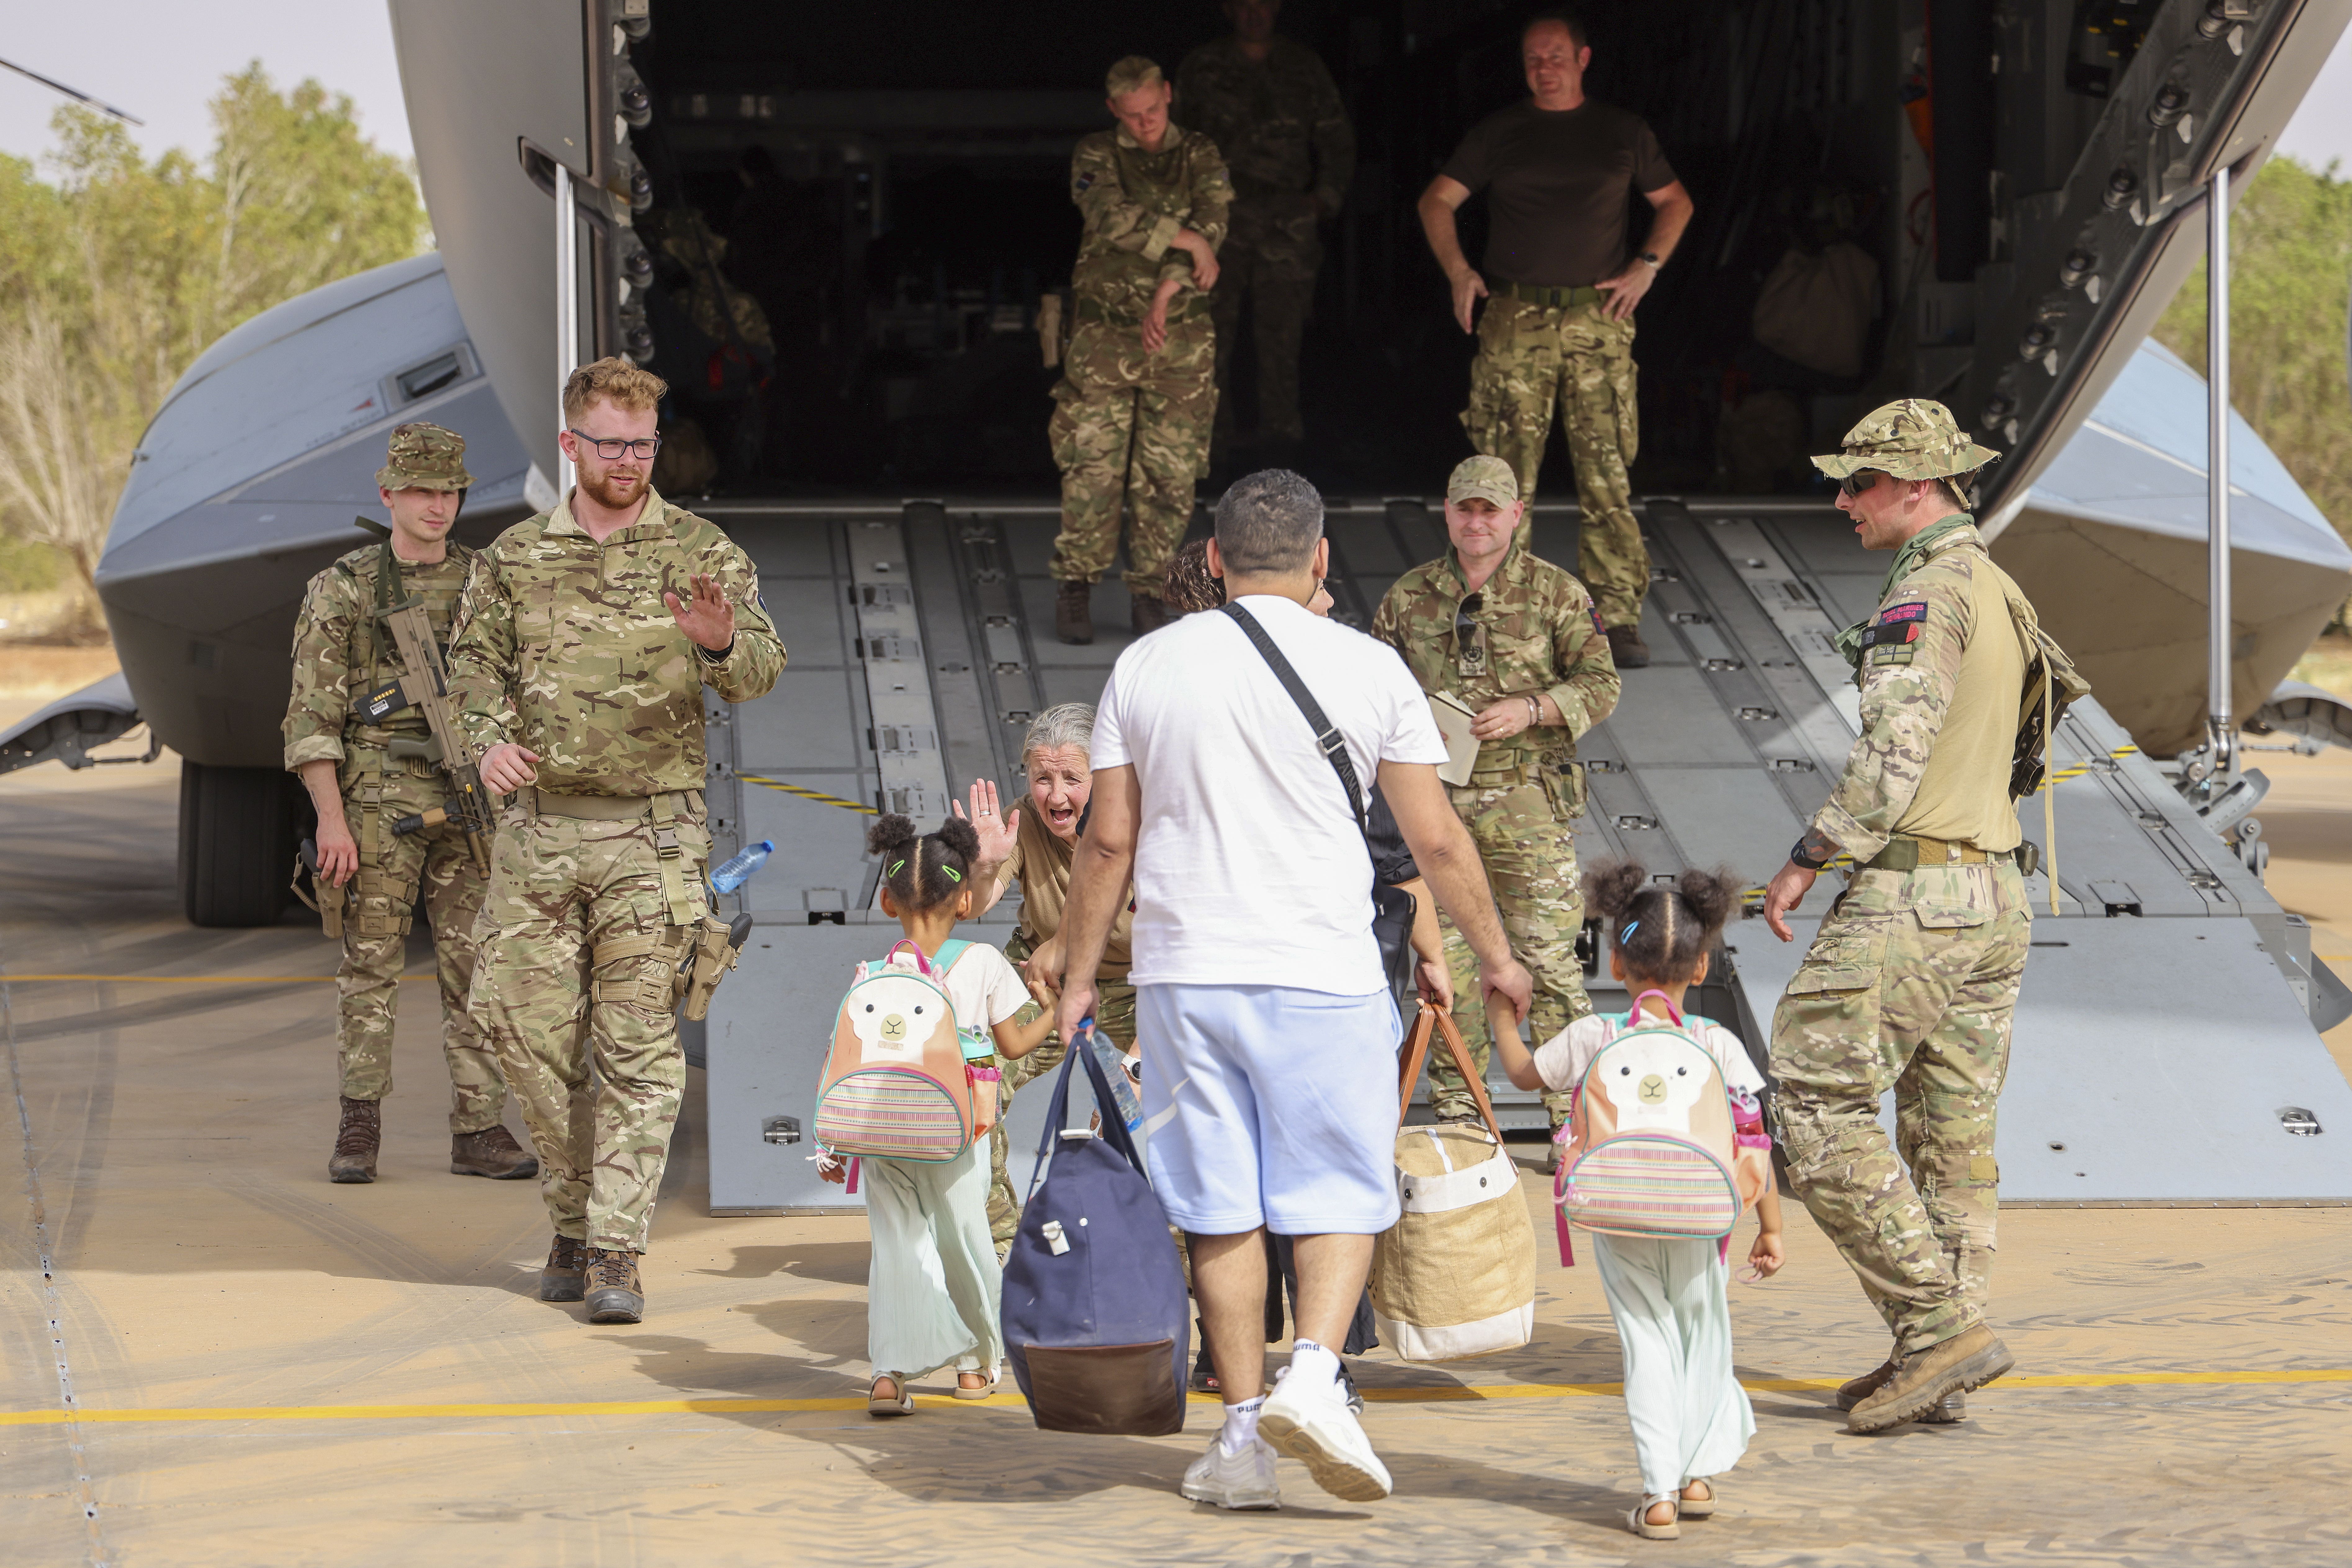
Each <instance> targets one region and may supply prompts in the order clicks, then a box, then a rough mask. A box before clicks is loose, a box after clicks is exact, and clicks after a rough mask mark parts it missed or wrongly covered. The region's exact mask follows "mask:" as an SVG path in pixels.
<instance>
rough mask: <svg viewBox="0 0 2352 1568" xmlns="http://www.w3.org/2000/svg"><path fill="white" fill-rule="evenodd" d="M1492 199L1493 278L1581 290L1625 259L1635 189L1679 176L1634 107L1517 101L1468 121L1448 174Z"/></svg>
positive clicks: (1489, 243)
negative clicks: (1560, 106)
mask: <svg viewBox="0 0 2352 1568" xmlns="http://www.w3.org/2000/svg"><path fill="white" fill-rule="evenodd" d="M1442 173H1444V175H1445V177H1446V178H1447V179H1450V180H1455V181H1458V182H1460V183H1461V184H1465V185H1467V186H1468V187H1469V188H1470V189H1471V190H1473V191H1478V190H1485V189H1486V187H1488V186H1490V185H1491V186H1492V187H1493V190H1492V191H1491V192H1490V193H1489V194H1488V195H1487V197H1486V203H1487V208H1488V211H1489V213H1490V215H1491V217H1492V222H1491V224H1490V226H1489V228H1488V233H1487V237H1486V263H1485V265H1484V266H1483V267H1482V268H1480V270H1482V271H1484V272H1486V274H1487V275H1488V277H1489V279H1490V280H1491V279H1501V280H1503V281H1505V282H1509V283H1532V284H1535V285H1537V286H1538V287H1539V288H1546V289H1580V288H1585V287H1588V286H1590V285H1591V284H1594V283H1598V282H1599V281H1601V279H1603V278H1608V277H1612V276H1614V275H1615V273H1616V271H1617V269H1618V268H1621V267H1622V266H1624V265H1625V259H1626V256H1627V254H1628V252H1627V248H1626V245H1625V215H1626V210H1627V201H1628V195H1629V192H1631V191H1640V192H1642V193H1643V194H1644V195H1647V194H1648V193H1649V192H1652V191H1655V190H1659V189H1662V188H1664V186H1667V185H1670V184H1674V183H1675V171H1674V169H1673V167H1672V166H1671V165H1669V164H1668V163H1666V155H1665V153H1664V152H1663V151H1661V150H1660V148H1659V146H1658V139H1657V137H1655V136H1654V135H1653V134H1651V132H1650V127H1649V125H1648V124H1647V123H1646V122H1645V121H1643V119H1642V117H1641V116H1639V115H1637V114H1628V113H1627V112H1626V111H1625V110H1622V109H1618V108H1614V107H1612V105H1609V104H1606V103H1596V102H1594V101H1593V100H1591V99H1589V98H1588V99H1586V100H1584V102H1583V103H1581V104H1580V105H1579V106H1578V107H1576V108H1574V109H1570V110H1564V111H1560V112H1557V113H1555V112H1552V111H1549V110H1541V109H1538V108H1537V107H1536V106H1535V104H1534V103H1533V102H1532V101H1527V102H1521V103H1515V104H1513V105H1512V106H1511V107H1510V108H1508V109H1506V110H1501V111H1499V112H1497V113H1495V114H1490V115H1488V116H1487V117H1486V119H1484V120H1482V121H1479V122H1478V123H1477V124H1475V125H1474V126H1472V127H1471V128H1470V134H1469V135H1467V136H1465V137H1464V138H1463V139H1462V145H1461V146H1459V147H1457V148H1455V149H1454V156H1453V157H1452V158H1451V159H1449V160H1447V162H1446V164H1445V167H1444V170H1443V171H1442Z"/></svg>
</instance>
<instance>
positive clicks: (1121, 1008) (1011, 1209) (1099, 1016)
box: [988, 935, 1135, 1258]
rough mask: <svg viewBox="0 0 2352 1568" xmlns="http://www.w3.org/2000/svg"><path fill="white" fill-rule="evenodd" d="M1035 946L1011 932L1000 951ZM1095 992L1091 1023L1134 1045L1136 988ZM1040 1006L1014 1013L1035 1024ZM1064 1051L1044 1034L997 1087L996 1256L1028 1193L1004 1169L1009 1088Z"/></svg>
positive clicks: (1018, 960)
mask: <svg viewBox="0 0 2352 1568" xmlns="http://www.w3.org/2000/svg"><path fill="white" fill-rule="evenodd" d="M1035 951H1036V950H1035V949H1034V948H1033V947H1031V946H1030V945H1029V943H1028V942H1027V941H1026V940H1025V939H1024V938H1023V937H1021V936H1018V935H1015V936H1014V937H1013V940H1012V941H1011V942H1006V943H1005V944H1004V956H1005V957H1006V958H1008V959H1010V960H1011V961H1012V962H1013V964H1014V966H1015V967H1018V966H1019V965H1021V964H1024V963H1027V962H1028V961H1029V955H1030V954H1031V953H1033V952H1035ZM1096 990H1097V992H1098V993H1099V995H1098V997H1097V1001H1096V1004H1095V1026H1096V1027H1097V1028H1098V1029H1100V1030H1101V1031H1102V1032H1103V1037H1104V1038H1105V1039H1108V1040H1116V1041H1118V1043H1119V1045H1121V1046H1122V1047H1133V1046H1134V1044H1135V987H1134V986H1132V985H1129V984H1125V983H1124V982H1120V981H1102V982H1100V983H1098V984H1097V986H1096ZM1038 1012H1039V1008H1038V1006H1037V1004H1035V1003H1034V1002H1032V1003H1030V1004H1029V1005H1027V1006H1025V1007H1024V1008H1022V1009H1021V1011H1020V1012H1018V1013H1016V1014H1014V1015H1013V1021H1014V1022H1015V1023H1018V1024H1023V1025H1027V1024H1034V1023H1035V1022H1036V1021H1037V1014H1038ZM1066 1054H1067V1052H1066V1049H1065V1048H1064V1047H1063V1045H1062V1041H1061V1037H1059V1036H1058V1035H1048V1036H1047V1037H1045V1044H1044V1045H1042V1046H1039V1047H1037V1048H1036V1049H1035V1050H1034V1051H1031V1052H1030V1053H1029V1054H1028V1055H1027V1056H1025V1057H1023V1058H1021V1059H1020V1060H1019V1061H1013V1062H1005V1063H1003V1070H1004V1080H1003V1082H1002V1083H1000V1084H999V1085H997V1089H996V1126H995V1127H994V1128H993V1129H992V1130H991V1131H990V1132H989V1134H988V1163H989V1185H988V1232H989V1235H990V1236H991V1237H994V1239H995V1241H996V1255H997V1256H998V1257H999V1258H1003V1256H1004V1253H1005V1249H1006V1248H1008V1247H1011V1246H1012V1245H1013V1232H1014V1231H1016V1230H1018V1229H1020V1228H1021V1204H1022V1200H1023V1199H1024V1197H1025V1196H1026V1195H1027V1194H1023V1193H1016V1192H1014V1191H1013V1182H1012V1179H1011V1178H1010V1177H1008V1176H1007V1175H1006V1174H1005V1173H1004V1162H1005V1159H1006V1157H1007V1156H1008V1155H1010V1154H1011V1153H1012V1152H1013V1143H1012V1140H1011V1139H1010V1138H1009V1137H1007V1135H1006V1134H1005V1131H1004V1118H1005V1116H1006V1114H1007V1113H1008V1112H1010V1111H1011V1110H1012V1108H1013V1091H1014V1090H1015V1089H1019V1088H1020V1087H1021V1086H1022V1085H1023V1084H1024V1083H1030V1082H1034V1080H1036V1079H1041V1078H1044V1077H1045V1075H1046V1074H1047V1073H1050V1072H1052V1071H1053V1070H1054V1069H1055V1068H1058V1067H1060V1066H1061V1065H1062V1058H1063V1057H1064V1056H1066Z"/></svg>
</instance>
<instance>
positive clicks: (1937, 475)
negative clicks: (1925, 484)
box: [1813, 397, 2000, 479]
mask: <svg viewBox="0 0 2352 1568" xmlns="http://www.w3.org/2000/svg"><path fill="white" fill-rule="evenodd" d="M1998 457H2000V453H1999V452H1996V451H1994V450H1993V449H1992V448H1991V447H1979V446H1978V445H1977V444H1976V443H1975V442H1973V441H1971V440H1969V433H1968V432H1967V431H1965V430H1963V429H1961V428H1960V427H1959V424H1958V421H1957V420H1955V419H1954V418H1953V417H1952V411H1951V410H1950V409H1948V408H1947V407H1945V406H1944V405H1942V404H1940V403H1937V402H1934V401H1932V400H1930V399H1928V398H1925V397H1906V398H1902V399H1899V400H1898V401H1896V402H1894V403H1889V404H1887V405H1885V406H1884V407H1881V408H1875V409H1873V410H1872V411H1871V413H1870V416H1869V417H1867V418H1865V419H1864V420H1863V422H1862V423H1861V424H1859V425H1857V426H1854V427H1853V429H1851V430H1849V431H1847V432H1846V433H1845V448H1844V450H1843V451H1840V452H1833V453H1832V454H1830V455H1829V456H1828V457H1826V458H1814V459H1813V467H1815V468H1819V469H1820V470H1821V471H1822V472H1823V473H1825V474H1827V475H1828V476H1829V477H1830V478H1832V479H1844V478H1846V477H1847V476H1848V475H1849V474H1856V473H1860V472H1861V471H1862V470H1863V469H1864V468H1872V469H1875V470H1876V471H1877V472H1879V473H1882V474H1892V475H1894V476H1895V478H1896V479H1950V478H1952V477H1953V476H1954V475H1956V474H1971V473H1974V472H1976V470H1977V469H1979V468H1983V467H1984V466H1985V465H1986V464H1987V463H1990V462H1991V461H1992V460H1993V459H1994V458H1998Z"/></svg>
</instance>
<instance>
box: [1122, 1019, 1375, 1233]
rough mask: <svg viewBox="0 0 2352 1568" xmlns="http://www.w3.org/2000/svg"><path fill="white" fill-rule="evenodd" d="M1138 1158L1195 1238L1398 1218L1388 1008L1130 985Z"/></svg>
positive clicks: (1347, 1227)
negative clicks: (1140, 1134) (1138, 1079)
mask: <svg viewBox="0 0 2352 1568" xmlns="http://www.w3.org/2000/svg"><path fill="white" fill-rule="evenodd" d="M1135 1021H1136V1028H1135V1033H1136V1038H1137V1040H1138V1042H1139V1047H1140V1049H1141V1051H1142V1055H1143V1125H1144V1130H1145V1132H1146V1134H1147V1136H1148V1137H1149V1139H1150V1145H1149V1148H1148V1151H1147V1153H1146V1155H1145V1161H1146V1163H1147V1164H1149V1166H1150V1171H1151V1185H1152V1190H1153V1191H1155V1192H1157V1193H1158V1194H1160V1204H1161V1205H1162V1206H1163V1207H1165V1208H1166V1209H1167V1211H1168V1217H1169V1219H1170V1221H1171V1222H1172V1223H1173V1224H1175V1225H1177V1226H1181V1227H1182V1228H1183V1229H1185V1230H1188V1231H1192V1232H1193V1233H1195V1234H1196V1235H1201V1236H1231V1235H1234V1234H1236V1233H1238V1232H1242V1231H1249V1230H1255V1229H1256V1228H1257V1227H1258V1226H1261V1225H1263V1226H1265V1227H1266V1228H1267V1229H1269V1230H1271V1231H1273V1232H1275V1233H1276V1235H1278V1236H1323V1235H1328V1234H1342V1233H1344V1234H1354V1235H1368V1236H1371V1235H1378V1234H1379V1233H1380V1232H1381V1231H1384V1230H1386V1229H1388V1228H1389V1226H1392V1225H1394V1224H1395V1223H1396V1219H1397V1207H1398V1205H1397V1189H1396V1135H1397V1059H1396V1048H1397V1044H1398V1041H1399V1039H1400V1037H1401V1036H1400V1029H1401V1026H1400V1025H1399V1022H1398V1019H1397V1009H1396V1003H1395V1002H1394V1001H1393V1000H1392V999H1391V997H1390V996H1389V994H1388V993H1387V992H1385V991H1376V992H1374V993H1372V994H1370V995H1369V996H1333V995H1330V994H1327V993H1325V992H1321V991H1303V990H1299V989H1297V988H1296V987H1294V986H1287V985H1139V986H1137V987H1136V992H1135Z"/></svg>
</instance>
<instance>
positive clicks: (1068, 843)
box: [957, 702, 1135, 1252]
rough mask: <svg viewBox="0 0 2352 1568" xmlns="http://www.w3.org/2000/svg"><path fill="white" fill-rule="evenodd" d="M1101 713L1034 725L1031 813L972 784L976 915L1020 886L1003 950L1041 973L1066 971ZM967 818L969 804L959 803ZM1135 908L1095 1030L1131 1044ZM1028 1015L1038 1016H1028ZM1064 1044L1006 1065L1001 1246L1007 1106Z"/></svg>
mask: <svg viewBox="0 0 2352 1568" xmlns="http://www.w3.org/2000/svg"><path fill="white" fill-rule="evenodd" d="M1094 731H1095V710H1094V709H1093V707H1092V706H1091V705H1089V704H1087V703H1084V702H1064V703H1061V704H1058V705H1057V706H1055V707H1052V708H1048V709H1046V710H1045V711H1044V712H1043V713H1040V714H1038V715H1037V717H1036V719H1035V720H1034V721H1032V722H1031V724H1030V726H1029V733H1028V735H1027V736H1026V737H1025V738H1024V740H1023V742H1022V744H1021V766H1022V770H1023V771H1024V773H1027V774H1028V775H1029V800H1028V807H1029V809H1028V810H1026V811H1024V810H1023V809H1022V808H1021V805H1019V804H1018V803H1016V804H1014V805H1013V807H1012V809H1011V810H1009V811H1002V812H1000V810H999V796H998V795H997V789H996V785H994V784H991V783H990V782H989V781H987V780H986V779H981V780H978V781H976V782H974V784H972V786H971V825H972V826H973V827H974V828H976V829H978V830H979V833H980V864H979V865H978V866H977V867H976V868H974V871H975V877H976V879H977V881H978V882H979V885H980V898H979V899H978V900H976V902H975V906H974V908H973V910H972V914H973V916H974V917H975V918H976V917H978V916H979V915H981V914H982V913H984V912H986V911H987V910H990V909H992V908H993V907H994V905H995V903H996V901H997V900H999V899H1001V898H1003V896H1004V894H1005V891H1006V889H1009V888H1011V887H1012V886H1013V883H1015V882H1016V881H1017V882H1019V883H1020V884H1021V924H1020V927H1019V929H1018V930H1017V931H1014V933H1013V940H1012V941H1011V942H1006V943H1005V944H1004V956H1005V957H1007V958H1009V959H1011V960H1012V961H1013V963H1016V964H1023V965H1024V966H1031V965H1030V961H1031V960H1033V959H1036V958H1039V957H1040V956H1042V958H1043V959H1044V963H1041V964H1036V965H1034V966H1032V967H1034V972H1035V973H1048V974H1058V973H1061V945H1062V905H1063V902H1064V900H1066V899H1068V897H1069V896H1070V866H1071V858H1072V855H1073V853H1074V852H1075V851H1076V847H1077V843H1078V831H1079V826H1080V825H1081V824H1082V823H1084V822H1085V820H1086V815H1087V789H1088V786H1089V784H1091V782H1092V779H1093V776H1094V771H1093V768H1092V767H1091V765H1090V764H1089V763H1088V762H1087V749H1088V747H1089V745H1090V744H1091V743H1092V742H1093V740H1094ZM957 810H958V812H959V814H961V811H962V808H961V807H958V808H957ZM1134 918H1135V917H1134V911H1133V910H1131V909H1129V910H1124V911H1122V912H1121V913H1120V915H1119V917H1118V920H1117V921H1115V922H1114V923H1113V924H1112V926H1111V932H1110V940H1109V942H1108V943H1107V944H1106V946H1105V948H1104V951H1103V962H1102V969H1101V977H1102V981H1101V995H1100V997H1099V999H1098V1000H1097V1004H1096V1008H1095V1026H1096V1027H1097V1028H1098V1029H1100V1030H1101V1031H1102V1033H1103V1037H1104V1038H1106V1039H1108V1040H1110V1041H1113V1042H1114V1043H1116V1044H1117V1045H1118V1046H1119V1047H1122V1048H1126V1049H1132V1048H1133V1047H1134V1045H1135V988H1134V987H1133V986H1131V985H1129V984H1128V983H1127V966H1128V939H1129V926H1130V925H1131V923H1132V921H1134ZM1028 1016H1029V1015H1028V1014H1027V1013H1026V1012H1025V1011H1024V1013H1023V1014H1022V1018H1023V1021H1024V1022H1025V1021H1026V1020H1027V1018H1028ZM1063 1049H1064V1047H1063V1043H1062V1041H1060V1040H1059V1039H1057V1038H1055V1039H1048V1040H1047V1041H1046V1043H1045V1045H1043V1046H1040V1047H1038V1048H1037V1049H1036V1050H1034V1051H1033V1052H1031V1053H1030V1054H1029V1055H1027V1056H1025V1057H1024V1058H1021V1059H1020V1060H1019V1061H1015V1062H1007V1063H1005V1064H1004V1069H1003V1070H1004V1081H1003V1086H1002V1089H1001V1090H1000V1096H1001V1098H1000V1100H999V1102H998V1110H997V1122H996V1128H995V1131H992V1132H991V1133H990V1134H989V1143H990V1158H991V1160H992V1163H993V1165H994V1168H995V1178H994V1181H993V1184H992V1185H991V1186H990V1188H989V1194H988V1223H989V1229H990V1231H991V1233H992V1235H993V1236H994V1237H995V1238H996V1246H997V1250H998V1251H1000V1252H1002V1251H1003V1249H1004V1248H1005V1247H1007V1246H1009V1245H1010V1244H1011V1243H1012V1240H1013V1231H1014V1230H1015V1229H1016V1228H1017V1227H1018V1226H1019V1225H1020V1221H1021V1205H1020V1201H1019V1200H1018V1199H1017V1198H1016V1197H1015V1196H1014V1194H1013V1187H1012V1184H1011V1183H1010V1182H1008V1181H1007V1180H1006V1179H1005V1174H1004V1157H1005V1153H1006V1151H1007V1149H1008V1148H1009V1145H1008V1144H1007V1142H1006V1140H1005V1133H1004V1112H1003V1107H1004V1105H1005V1104H1006V1103H1009V1102H1010V1101H1011V1100H1012V1098H1013V1090H1014V1089H1017V1088H1018V1087H1019V1086H1021V1085H1022V1084H1024V1083H1026V1082H1028V1081H1029V1080H1030V1079H1034V1078H1038V1077H1041V1076H1043V1075H1044V1074H1045V1073H1048V1072H1051V1071H1052V1070H1053V1069H1054V1068H1058V1067H1059V1066H1061V1065H1062V1054H1063Z"/></svg>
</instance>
